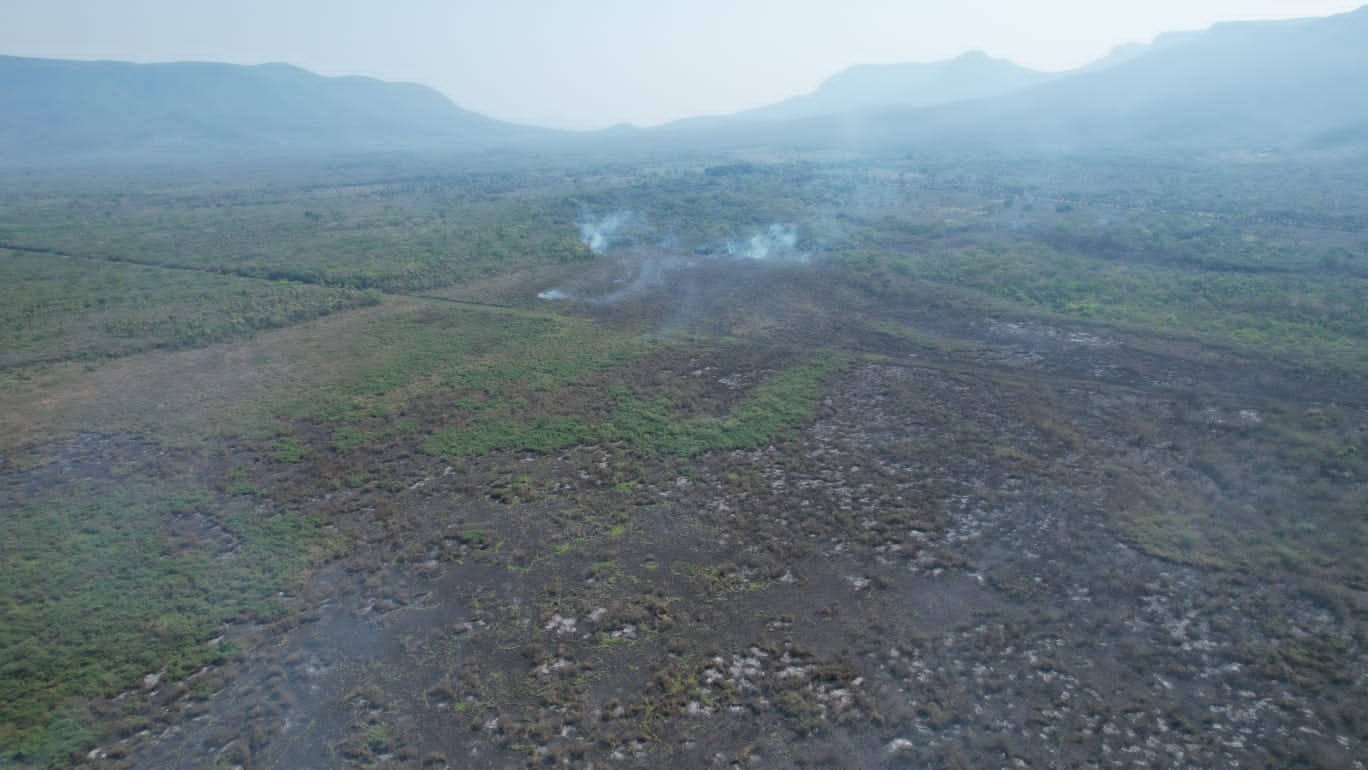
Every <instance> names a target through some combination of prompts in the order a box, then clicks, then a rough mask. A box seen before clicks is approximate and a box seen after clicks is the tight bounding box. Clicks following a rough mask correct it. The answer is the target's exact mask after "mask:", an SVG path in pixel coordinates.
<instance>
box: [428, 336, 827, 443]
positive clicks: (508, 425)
mask: <svg viewBox="0 0 1368 770" xmlns="http://www.w3.org/2000/svg"><path fill="white" fill-rule="evenodd" d="M843 365H844V359H841V358H840V357H838V356H835V355H820V356H817V357H815V358H813V359H812V360H811V361H809V362H808V363H806V364H803V365H800V366H796V367H793V368H791V369H789V370H787V371H784V372H781V373H779V374H777V375H774V376H773V377H771V378H770V379H769V380H767V381H765V382H764V383H762V384H760V385H758V386H757V387H756V388H755V389H754V390H753V391H752V392H751V393H750V394H748V395H747V397H746V398H745V400H744V401H743V402H742V403H741V404H740V406H738V407H737V409H736V410H735V411H734V412H732V413H731V414H729V415H727V416H725V417H694V418H690V419H684V420H680V419H677V418H676V416H675V414H674V402H673V401H672V399H670V398H669V396H668V395H665V396H657V397H650V398H642V397H639V396H636V395H634V394H632V393H631V392H629V391H628V390H627V389H626V388H622V387H619V388H614V389H612V391H611V393H610V394H609V395H610V396H612V397H613V398H615V400H616V402H617V405H616V408H615V409H614V411H613V413H612V416H611V417H610V418H609V419H608V420H606V421H604V422H601V423H597V424H590V423H586V422H585V421H583V420H582V419H581V418H580V417H578V416H575V415H556V416H541V417H537V418H535V419H532V420H525V419H522V418H521V416H520V415H518V414H516V413H514V412H504V413H498V414H479V415H476V416H474V417H472V418H470V419H469V420H468V421H467V422H466V424H465V425H463V426H461V427H447V428H443V429H441V430H439V431H437V432H436V433H434V434H433V435H431V436H429V437H428V438H427V439H426V440H425V441H424V442H423V450H424V451H425V452H428V453H429V454H434V455H440V456H442V457H445V458H447V459H450V460H455V459H458V458H462V457H469V456H475V455H481V454H485V453H488V452H492V451H496V450H529V451H534V452H551V451H555V450H558V449H563V448H565V447H569V446H574V445H577V444H596V443H607V442H619V441H620V442H625V443H627V444H629V445H631V446H632V447H634V448H636V449H639V450H641V451H646V452H658V453H664V454H670V455H676V456H682V457H687V456H691V455H697V454H701V453H703V452H708V451H719V450H726V449H751V448H754V447H757V446H761V445H763V444H765V443H767V442H769V441H771V440H773V439H774V438H775V437H776V436H777V435H778V434H779V433H780V432H781V431H783V430H786V429H790V428H796V427H798V426H800V425H802V424H803V423H804V422H805V421H807V420H809V419H810V418H811V416H812V414H813V412H814V411H815V410H816V408H817V405H818V403H819V401H820V399H821V395H822V391H823V387H824V385H825V382H826V378H827V377H828V376H829V375H830V374H831V373H832V372H834V371H835V370H837V369H839V368H840V367H842V366H843Z"/></svg>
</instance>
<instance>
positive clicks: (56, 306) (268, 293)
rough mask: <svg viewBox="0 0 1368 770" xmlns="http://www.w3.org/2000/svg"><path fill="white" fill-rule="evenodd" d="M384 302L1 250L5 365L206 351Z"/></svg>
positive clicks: (0, 361)
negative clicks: (205, 348)
mask: <svg viewBox="0 0 1368 770" xmlns="http://www.w3.org/2000/svg"><path fill="white" fill-rule="evenodd" d="M378 301H379V298H378V296H376V295H375V294H371V293H365V292H360V291H355V290H350V289H325V288H322V287H319V286H308V285H303V284H295V283H280V282H274V281H260V280H250V279H244V278H237V277H233V276H225V275H216V274H212V273H201V272H194V271H186V270H167V269H163V268H157V267H145V266H141V265H129V264H119V263H115V262H106V261H102V260H90V259H82V258H78V257H64V256H58V255H55V254H32V253H24V252H16V251H7V250H3V249H0V338H2V339H4V340H5V344H4V345H2V346H0V366H3V367H6V368H8V367H19V366H30V365H34V364H41V363H52V362H56V361H66V360H80V361H89V360H105V359H109V358H114V357H118V356H124V355H128V354H130V353H136V352H139V351H143V350H148V349H152V348H185V347H200V346H203V345H207V344H210V343H214V342H222V341H224V340H230V339H235V338H239V337H243V336H247V335H250V334H252V333H253V332H255V331H257V330H260V329H272V328H278V327H282V326H288V325H291V324H297V323H300V322H301V321H306V320H309V319H311V318H316V317H318V316H321V315H325V314H327V313H332V312H335V311H337V310H342V309H345V308H353V307H359V306H362V305H368V304H375V303H376V302H378Z"/></svg>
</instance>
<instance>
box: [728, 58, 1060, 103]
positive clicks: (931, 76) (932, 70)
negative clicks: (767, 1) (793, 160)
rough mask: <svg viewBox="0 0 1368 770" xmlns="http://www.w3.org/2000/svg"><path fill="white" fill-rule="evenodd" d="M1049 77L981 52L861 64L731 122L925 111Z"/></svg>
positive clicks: (1020, 86)
mask: <svg viewBox="0 0 1368 770" xmlns="http://www.w3.org/2000/svg"><path fill="white" fill-rule="evenodd" d="M1053 77H1054V75H1052V74H1050V73H1046V72H1036V71H1035V70H1030V69H1026V68H1025V67H1019V66H1017V65H1015V64H1013V63H1011V62H1009V61H1007V60H1005V59H994V58H992V57H990V56H988V55H987V54H985V53H983V52H981V51H972V52H970V53H966V54H963V55H961V56H959V57H957V58H954V59H949V60H947V61H940V62H932V63H928V64H922V63H909V64H863V65H859V66H855V67H851V68H849V69H847V70H844V71H843V72H840V73H838V74H836V75H834V76H832V77H831V78H828V79H827V80H826V81H824V82H823V83H822V84H821V85H820V86H818V87H817V90H815V91H813V92H812V93H810V94H804V95H802V96H795V97H793V98H791V99H786V100H784V101H782V102H779V103H777V104H772V105H769V106H767V107H760V108H757V109H754V110H747V111H746V112H742V113H739V114H737V115H735V116H733V117H735V118H742V119H746V120H792V119H794V118H805V117H813V116H817V115H827V114H832V113H838V112H849V111H852V110H864V109H870V108H875V107H891V106H902V107H925V106H930V105H936V104H947V103H950V102H957V101H963V100H966V99H981V98H984V97H989V96H997V95H999V94H1004V93H1007V92H1009V91H1014V90H1016V89H1018V88H1025V87H1026V86H1031V85H1036V84H1038V83H1044V82H1046V81H1048V80H1050V79H1051V78H1053Z"/></svg>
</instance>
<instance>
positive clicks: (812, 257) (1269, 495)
mask: <svg viewBox="0 0 1368 770" xmlns="http://www.w3.org/2000/svg"><path fill="white" fill-rule="evenodd" d="M1365 179H1368V158H1365V157H1363V156H1362V155H1361V154H1355V153H1350V152H1331V151H1326V152H1319V153H1316V152H1306V153H1301V154H1298V155H1296V156H1295V157H1293V156H1290V155H1285V154H1280V153H1276V152H1275V153H1270V154H1265V155H1241V156H1238V157H1215V156H1213V157H1202V158H1194V157H1190V156H1189V157H1176V156H1175V157H1168V156H1162V155H1155V156H1146V157H1115V156H1096V157H1075V158H1071V159H1060V158H1052V159H1049V160H1045V159H1041V158H1035V157H1032V156H1029V155H1025V154H1023V155H1020V156H979V157H959V156H952V155H938V154H926V155H919V154H916V153H912V154H896V155H894V154H889V155H886V156H863V157H859V158H853V157H852V158H846V157H837V156H834V155H830V154H827V155H820V156H819V155H816V154H813V155H810V156H804V155H801V154H797V153H793V154H790V155H788V156H784V157H778V156H776V155H775V154H773V153H755V154H754V155H753V156H748V155H747V154H746V153H733V154H730V155H727V156H717V157H713V156H706V155H702V154H699V155H689V154H674V155H664V154H642V155H641V156H640V157H636V156H631V155H629V154H619V155H615V156H611V157H609V156H598V155H594V154H592V153H588V152H584V153H578V154H569V153H566V154H564V155H555V154H542V155H538V156H535V157H533V156H530V155H520V154H516V153H511V152H510V153H507V154H490V155H484V156H470V157H459V156H443V157H436V156H434V157H419V156H397V155H394V156H371V157H358V158H350V159H337V160H331V161H327V160H321V159H320V160H312V161H307V160H293V161H289V162H282V163H277V164H271V163H267V162H264V161H262V162H256V163H249V164H246V165H236V166H230V165H212V164H206V165H205V166H203V167H196V168H187V167H174V168H172V167H167V168H160V169H158V168H147V169H133V168H126V167H121V168H107V169H75V168H68V169H61V168H52V169H46V170H33V171H26V172H20V173H12V174H7V175H6V176H5V177H3V179H0V296H2V297H3V300H0V339H3V341H4V342H3V345H0V450H3V464H0V510H2V512H0V764H2V765H5V766H13V767H68V766H80V767H92V768H126V767H139V768H167V767H221V768H229V767H253V768H270V767H376V768H379V767H395V768H443V767H453V768H455V767H462V768H503V767H534V766H535V767H549V766H573V767H590V766H593V767H653V768H654V767H744V768H765V767H771V768H780V767H965V768H970V767H974V768H977V767H1017V766H1019V767H1114V766H1132V765H1139V766H1161V767H1202V768H1216V767H1265V766H1283V767H1289V766H1299V767H1327V768H1329V767H1353V766H1361V763H1362V761H1363V757H1364V756H1368V748H1366V747H1365V741H1368V694H1366V691H1365V687H1366V686H1368V651H1366V650H1365V641H1366V637H1365V621H1368V186H1365V184H1364V180H1365ZM1355 763H1360V764H1359V765H1356V764H1355Z"/></svg>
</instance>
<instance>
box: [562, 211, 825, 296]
mask: <svg viewBox="0 0 1368 770" xmlns="http://www.w3.org/2000/svg"><path fill="white" fill-rule="evenodd" d="M639 224H640V223H639V222H634V215H633V214H632V213H631V212H629V211H618V212H614V213H612V214H609V215H607V216H605V217H603V218H602V219H595V218H594V217H593V216H591V215H584V216H581V217H580V220H579V229H580V239H581V240H582V241H583V242H584V244H585V245H586V246H588V247H589V248H590V249H591V250H593V251H594V253H596V254H603V253H604V252H605V251H607V249H608V248H609V246H610V245H611V243H612V240H613V238H614V237H615V236H617V235H618V234H619V231H620V230H622V229H623V228H625V227H627V226H628V225H639ZM635 229H636V230H640V227H637V228H635ZM623 235H624V236H625V235H626V233H623ZM636 235H637V236H640V233H639V232H637V233H636ZM633 240H634V239H628V244H629V245H628V247H627V248H626V249H624V250H620V253H618V254H617V255H616V259H615V260H614V262H615V263H616V264H615V267H614V268H611V269H613V270H615V272H616V276H615V277H613V278H612V280H611V283H609V282H606V281H605V282H600V283H598V285H597V286H594V285H593V284H594V280H593V279H589V280H584V279H581V280H580V281H579V282H578V283H579V285H578V286H559V287H555V288H550V289H547V290H545V291H542V292H539V293H538V294H537V298H538V299H542V300H547V301H557V300H571V301H574V302H584V303H588V304H591V305H615V304H617V303H619V302H621V301H623V300H625V299H628V298H630V297H633V296H635V295H637V294H640V293H642V292H643V291H646V290H648V289H658V288H660V287H662V286H665V285H666V284H668V283H670V279H671V276H672V274H674V273H677V272H680V271H684V270H690V269H693V268H697V267H701V266H703V265H706V264H708V263H710V262H711V263H723V262H737V261H756V262H768V263H771V264H780V263H789V264H793V263H799V264H805V263H807V261H808V256H809V255H808V254H807V253H805V252H801V251H799V250H798V229H797V228H796V227H794V226H793V225H791V224H772V225H770V226H768V227H766V228H765V229H763V230H761V231H759V232H757V233H756V234H754V235H752V236H751V237H750V238H747V239H745V240H740V241H728V242H727V243H726V245H725V247H724V248H723V250H722V251H720V252H713V254H712V255H711V256H696V255H688V254H684V253H682V245H681V244H680V242H679V239H678V238H676V237H675V236H673V235H668V236H666V237H665V238H664V240H663V241H662V242H661V243H660V244H659V245H658V246H655V247H650V246H640V245H636V246H632V245H631V242H632V241H633ZM635 240H639V237H638V238H636V239H635ZM603 267H604V268H605V269H610V268H608V266H607V265H603Z"/></svg>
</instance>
